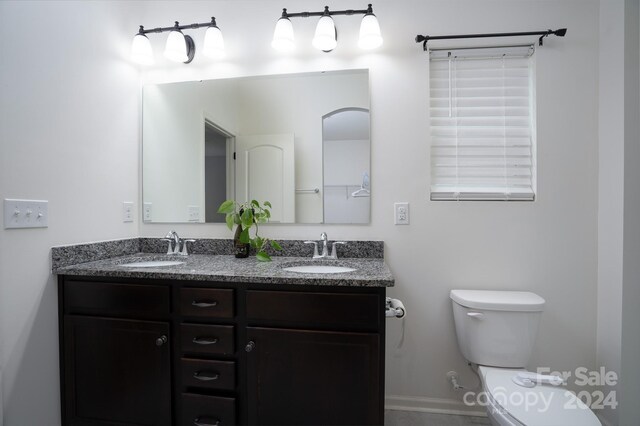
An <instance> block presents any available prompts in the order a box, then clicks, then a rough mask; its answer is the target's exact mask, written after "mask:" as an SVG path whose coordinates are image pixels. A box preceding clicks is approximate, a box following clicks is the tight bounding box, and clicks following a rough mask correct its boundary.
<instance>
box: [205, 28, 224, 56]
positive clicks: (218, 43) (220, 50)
mask: <svg viewBox="0 0 640 426" xmlns="http://www.w3.org/2000/svg"><path fill="white" fill-rule="evenodd" d="M203 53H204V55H205V56H208V57H210V58H213V59H221V58H224V57H225V54H226V52H225V50H224V39H223V38H222V31H220V28H218V27H217V26H216V25H215V21H214V24H213V25H211V26H210V27H209V28H207V32H206V33H205V34H204V47H203Z"/></svg>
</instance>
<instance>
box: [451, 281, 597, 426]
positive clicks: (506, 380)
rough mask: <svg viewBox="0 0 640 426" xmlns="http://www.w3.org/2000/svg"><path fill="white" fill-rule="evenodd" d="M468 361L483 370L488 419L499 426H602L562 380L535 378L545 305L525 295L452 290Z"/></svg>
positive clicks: (530, 295)
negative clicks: (532, 364)
mask: <svg viewBox="0 0 640 426" xmlns="http://www.w3.org/2000/svg"><path fill="white" fill-rule="evenodd" d="M450 297H451V300H452V302H453V317H454V321H455V325H456V334H457V336H458V346H459V347H460V351H461V352H462V355H463V356H464V357H465V358H466V359H467V360H468V361H469V362H471V363H473V364H477V365H478V370H479V375H480V379H481V381H482V386H483V390H484V392H485V395H484V396H486V398H484V399H482V400H481V402H483V403H486V405H487V415H488V416H489V419H490V420H491V423H492V424H493V425H497V426H592V425H593V426H600V425H601V423H600V421H599V420H598V418H597V417H596V415H595V414H594V413H593V412H592V411H591V410H590V409H589V407H587V406H586V405H585V404H584V403H582V401H580V400H579V399H578V398H576V397H574V396H573V394H571V393H569V392H568V391H567V390H566V389H564V388H563V387H562V386H561V385H560V383H561V382H562V379H560V378H558V377H556V376H541V375H537V374H535V373H529V372H527V371H526V370H524V367H525V366H526V365H527V362H528V361H529V357H530V355H531V351H532V349H533V345H534V343H535V340H536V335H537V332H538V323H539V321H540V315H541V313H542V311H543V308H544V303H545V301H544V299H543V298H542V297H540V296H538V295H537V294H534V293H529V292H520V291H488V290H451V294H450Z"/></svg>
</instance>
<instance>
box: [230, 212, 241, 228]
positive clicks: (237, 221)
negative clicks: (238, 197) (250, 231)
mask: <svg viewBox="0 0 640 426" xmlns="http://www.w3.org/2000/svg"><path fill="white" fill-rule="evenodd" d="M232 217H233V223H235V224H236V225H241V224H242V220H241V219H240V215H239V214H238V213H233V215H232Z"/></svg>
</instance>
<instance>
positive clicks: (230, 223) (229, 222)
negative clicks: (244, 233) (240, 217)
mask: <svg viewBox="0 0 640 426" xmlns="http://www.w3.org/2000/svg"><path fill="white" fill-rule="evenodd" d="M234 217H235V215H234V214H229V213H227V217H225V218H224V219H225V221H226V222H227V228H229V231H231V230H232V229H233V223H234Z"/></svg>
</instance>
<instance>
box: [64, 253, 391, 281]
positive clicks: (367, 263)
mask: <svg viewBox="0 0 640 426" xmlns="http://www.w3.org/2000/svg"><path fill="white" fill-rule="evenodd" d="M152 260H171V261H180V262H184V263H183V264H181V265H177V266H164V267H154V268H140V267H125V266H122V265H123V264H125V263H132V262H141V261H152ZM316 263H317V264H325V265H336V266H347V267H351V268H354V269H356V271H353V272H347V273H337V274H309V273H296V272H288V271H284V270H283V268H284V267H288V266H298V265H307V264H316ZM53 273H55V274H59V275H76V276H100V277H118V278H149V279H171V280H207V281H217V282H227V283H260V284H299V285H323V286H356V287H391V286H393V285H394V278H393V275H392V274H391V271H390V270H389V267H388V266H387V265H386V264H385V263H384V259H382V258H344V259H338V260H328V259H318V260H312V259H311V258H307V257H284V256H282V257H273V261H271V262H259V261H258V260H257V259H256V258H255V257H249V258H246V259H236V258H235V257H234V256H232V255H211V254H191V255H189V256H179V255H161V254H157V253H136V254H130V255H125V256H116V257H111V258H108V259H103V260H97V261H91V262H85V263H78V264H74V265H68V266H61V267H57V268H54V269H53Z"/></svg>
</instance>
